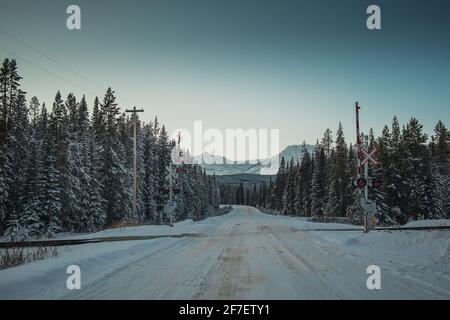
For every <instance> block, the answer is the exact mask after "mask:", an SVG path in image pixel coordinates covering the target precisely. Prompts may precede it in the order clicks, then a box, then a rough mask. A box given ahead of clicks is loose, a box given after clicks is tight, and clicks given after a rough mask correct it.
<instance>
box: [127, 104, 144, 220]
mask: <svg viewBox="0 0 450 320" xmlns="http://www.w3.org/2000/svg"><path fill="white" fill-rule="evenodd" d="M125 112H131V113H133V115H132V117H133V218H136V216H137V212H136V211H137V210H136V202H137V164H136V161H137V160H136V159H137V142H136V130H137V129H136V125H137V113H138V112H144V109H136V107H134V108H133V109H131V110H130V109H126V110H125Z"/></svg>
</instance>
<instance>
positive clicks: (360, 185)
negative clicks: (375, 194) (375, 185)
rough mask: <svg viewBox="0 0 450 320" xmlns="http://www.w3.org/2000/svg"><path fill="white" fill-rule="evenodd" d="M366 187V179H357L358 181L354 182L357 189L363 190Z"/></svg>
mask: <svg viewBox="0 0 450 320" xmlns="http://www.w3.org/2000/svg"><path fill="white" fill-rule="evenodd" d="M366 185H367V181H366V179H364V178H359V179H358V180H356V186H357V187H358V188H361V189H362V188H365V187H366Z"/></svg>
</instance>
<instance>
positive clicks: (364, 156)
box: [360, 148, 379, 166]
mask: <svg viewBox="0 0 450 320" xmlns="http://www.w3.org/2000/svg"><path fill="white" fill-rule="evenodd" d="M360 152H361V154H360V159H361V166H363V165H365V164H366V163H367V162H369V161H370V162H371V163H372V164H374V165H377V164H379V162H378V161H377V160H376V159H375V157H374V156H375V153H376V152H377V149H376V148H374V149H372V150H371V151H370V152H367V151H366V150H364V148H360Z"/></svg>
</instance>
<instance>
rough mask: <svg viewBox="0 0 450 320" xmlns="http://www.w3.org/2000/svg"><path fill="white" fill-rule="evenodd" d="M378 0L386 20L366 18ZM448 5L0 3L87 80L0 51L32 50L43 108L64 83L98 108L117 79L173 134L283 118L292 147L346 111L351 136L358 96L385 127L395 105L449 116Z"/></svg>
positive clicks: (8, 21)
mask: <svg viewBox="0 0 450 320" xmlns="http://www.w3.org/2000/svg"><path fill="white" fill-rule="evenodd" d="M70 4H77V5H79V6H80V7H81V18H82V21H81V27H82V28H81V30H79V31H70V30H68V29H67V28H66V18H67V14H66V12H65V11H66V8H67V6H68V5H70ZM370 4H377V5H379V6H380V7H381V14H382V30H376V31H370V30H368V29H367V28H366V19H367V17H368V15H367V14H366V8H367V7H368V6H369V5H370ZM449 14H450V2H449V1H447V0H434V1H424V0H420V1H411V0H409V1H407V0H389V1H382V0H373V1H366V0H345V1H335V0H273V1H272V0H270V1H269V0H239V1H237V0H220V1H219V0H145V1H137V0H130V1H103V0H102V1H100V0H89V1H85V0H75V1H63V0H58V1H56V0H54V1H50V0H40V1H31V0H29V1H23V0H0V31H3V32H7V33H9V34H11V35H13V36H14V37H16V38H17V39H20V40H22V41H24V42H25V43H26V44H28V45H29V46H32V47H33V48H35V49H37V50H39V51H41V52H43V53H45V54H47V55H48V56H50V57H51V58H52V59H54V60H56V61H58V62H60V63H62V64H63V65H64V66H66V67H67V68H70V69H72V70H75V71H76V72H77V73H78V74H80V75H82V76H83V77H80V76H78V75H76V74H74V73H71V72H69V71H68V70H66V69H64V68H62V67H61V66H59V65H57V64H55V63H54V62H52V61H50V60H48V59H46V58H45V57H43V56H42V55H39V54H38V53H37V52H35V51H33V50H32V49H30V48H29V47H28V46H25V45H23V44H22V43H20V42H17V41H15V40H13V39H11V38H9V37H8V36H6V35H5V34H3V33H1V32H0V49H3V50H7V51H8V52H9V53H7V52H5V51H2V50H0V58H2V59H3V58H5V57H13V56H14V55H17V56H19V57H21V58H24V59H26V60H27V61H28V62H25V61H22V60H21V59H18V62H19V67H20V73H21V75H22V76H23V77H24V80H23V81H22V83H23V88H24V90H26V91H27V92H28V98H31V96H33V95H36V96H37V97H38V98H39V99H40V100H41V101H45V102H46V103H47V104H48V105H51V102H52V100H53V98H54V96H55V93H56V91H57V90H58V89H60V90H61V92H62V94H63V95H64V96H66V95H67V94H68V93H69V92H74V93H76V94H77V96H79V97H81V94H82V93H85V94H86V96H87V98H88V100H89V102H90V105H91V106H92V102H93V99H94V97H95V95H98V96H99V97H102V96H103V94H104V90H103V88H106V87H108V86H111V87H112V88H113V89H114V90H115V91H116V93H117V95H118V96H119V102H120V105H121V107H122V108H125V107H130V106H133V105H136V106H138V107H142V108H144V110H145V113H144V114H143V115H142V117H143V119H144V120H150V119H152V118H153V117H154V116H155V115H158V117H159V119H160V120H161V122H162V123H164V124H166V125H167V127H168V128H169V131H171V130H174V129H175V128H179V127H184V128H187V129H192V128H193V122H194V120H202V121H203V123H204V127H206V128H219V129H226V128H244V129H246V128H266V129H270V128H279V129H280V138H281V141H280V144H281V147H284V146H287V145H289V144H299V143H301V142H302V141H303V140H306V141H307V142H309V143H314V142H315V140H316V139H317V138H320V137H321V136H322V134H323V131H324V130H325V129H326V128H327V127H329V128H331V129H332V130H333V131H336V128H337V124H338V122H339V121H342V123H343V125H344V129H345V133H346V136H347V141H353V140H355V138H354V123H353V121H354V114H353V112H354V107H353V106H354V102H355V101H359V102H360V104H361V105H362V106H363V108H364V109H363V114H362V126H363V127H366V128H367V127H369V126H371V127H373V128H374V129H375V131H376V133H377V134H379V133H380V130H381V128H382V126H383V125H384V124H389V123H390V122H391V119H392V117H393V116H394V115H398V117H399V119H400V121H401V122H402V123H404V122H405V121H407V120H408V119H409V118H410V117H411V116H415V117H417V118H419V119H420V120H421V121H422V123H423V124H424V125H425V129H426V131H427V132H428V133H431V132H432V129H433V127H434V125H435V123H436V122H437V121H438V120H439V119H442V120H443V121H444V122H445V123H446V124H447V125H448V126H450V121H449V120H450V19H449ZM11 53H14V55H12V54H11ZM29 62H31V63H33V64H30V63H29ZM42 69H45V70H47V71H49V72H51V73H54V74H57V75H58V76H59V77H61V78H63V79H65V80H62V79H61V78H58V77H56V76H54V75H53V74H49V73H47V72H45V71H43V70H42ZM87 79H89V80H90V81H93V82H95V83H96V84H97V85H99V86H97V85H94V84H93V83H91V82H90V81H88V80H87ZM80 87H81V88H80Z"/></svg>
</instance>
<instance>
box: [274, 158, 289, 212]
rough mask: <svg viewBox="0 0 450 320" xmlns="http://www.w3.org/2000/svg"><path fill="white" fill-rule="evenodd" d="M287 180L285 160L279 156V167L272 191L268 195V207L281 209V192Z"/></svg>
mask: <svg viewBox="0 0 450 320" xmlns="http://www.w3.org/2000/svg"><path fill="white" fill-rule="evenodd" d="M286 182H287V171H286V160H285V159H284V157H281V162H280V168H279V169H278V173H277V177H276V179H275V185H274V186H273V192H272V195H271V197H270V207H271V208H272V209H275V210H282V209H283V193H284V189H285V187H286Z"/></svg>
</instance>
